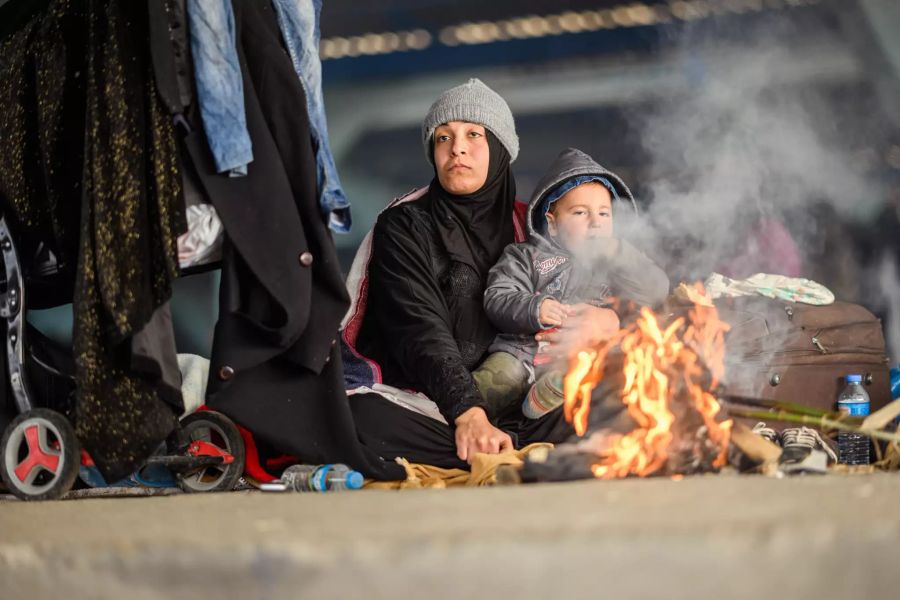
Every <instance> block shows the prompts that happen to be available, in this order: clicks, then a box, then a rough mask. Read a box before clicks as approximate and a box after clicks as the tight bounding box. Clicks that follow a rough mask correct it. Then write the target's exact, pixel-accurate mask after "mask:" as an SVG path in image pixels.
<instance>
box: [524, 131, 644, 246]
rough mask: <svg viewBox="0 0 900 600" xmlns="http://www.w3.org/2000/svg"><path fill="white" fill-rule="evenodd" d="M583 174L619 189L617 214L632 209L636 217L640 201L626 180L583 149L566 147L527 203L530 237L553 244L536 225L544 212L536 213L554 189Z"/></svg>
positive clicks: (616, 205) (615, 207)
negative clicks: (607, 182)
mask: <svg viewBox="0 0 900 600" xmlns="http://www.w3.org/2000/svg"><path fill="white" fill-rule="evenodd" d="M582 176H596V177H602V178H604V179H606V180H607V181H609V183H610V184H612V186H613V188H614V189H615V192H616V193H615V194H614V196H618V198H614V199H613V205H612V208H613V215H614V217H619V216H622V213H623V211H624V212H630V213H632V214H633V215H634V216H637V214H638V209H637V204H635V201H634V196H633V195H632V194H631V190H629V189H628V186H627V185H625V182H624V181H622V179H621V178H620V177H619V176H618V175H616V174H615V173H613V172H612V171H610V170H608V169H605V168H604V167H602V166H601V165H600V164H598V163H597V162H596V161H595V160H594V159H592V158H591V157H590V156H588V155H587V154H585V153H584V152H582V151H581V150H577V149H575V148H568V149H567V150H563V151H562V152H561V153H560V154H559V156H557V157H556V160H554V161H553V164H551V165H550V168H549V169H548V170H547V172H546V173H545V174H544V176H543V177H542V178H541V180H540V181H539V182H538V184H537V187H536V188H535V189H534V193H533V194H532V196H531V201H530V202H529V203H528V218H527V219H526V227H527V231H528V237H529V238H530V239H531V240H532V241H534V242H536V243H540V242H544V243H550V244H552V243H553V242H552V241H551V240H550V238H548V237H545V236H544V234H542V233H539V232H538V231H537V229H536V227H535V225H536V224H537V223H539V222H541V221H542V220H543V219H544V216H543V215H539V214H537V213H539V212H540V211H541V207H542V205H543V202H544V199H545V198H546V197H547V196H548V195H549V194H550V193H551V192H553V190H555V189H556V188H557V187H559V186H560V185H562V184H563V183H565V182H566V181H569V180H571V179H574V178H576V177H582Z"/></svg>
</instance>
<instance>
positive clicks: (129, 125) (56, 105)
mask: <svg viewBox="0 0 900 600" xmlns="http://www.w3.org/2000/svg"><path fill="white" fill-rule="evenodd" d="M147 20H148V18H147V11H146V6H145V5H142V4H139V3H133V2H125V1H124V0H55V1H52V2H50V3H49V5H48V8H47V10H46V11H45V12H43V13H41V14H39V15H37V16H35V17H34V18H33V19H32V20H31V21H30V22H29V23H28V24H27V25H26V26H24V27H23V28H22V29H21V30H19V31H18V32H17V33H15V34H14V35H12V36H11V37H9V38H8V39H6V40H5V41H4V42H3V46H2V48H0V72H2V73H3V79H2V84H0V85H2V93H0V114H2V116H0V132H2V135H0V137H2V138H3V139H4V140H6V141H8V143H9V144H10V148H11V149H12V151H11V152H9V153H4V154H5V157H4V158H3V159H0V200H2V202H3V210H4V211H8V214H10V216H11V217H12V218H13V220H14V222H15V225H16V231H17V237H18V238H19V239H18V241H19V243H20V247H27V246H28V244H29V243H30V242H31V241H33V240H35V239H41V240H43V239H48V240H50V241H49V243H50V244H52V246H53V249H54V250H55V252H56V253H57V256H58V257H59V258H60V262H61V264H62V265H63V267H64V268H67V269H68V270H69V271H70V272H71V273H73V274H74V283H73V284H72V285H73V288H74V289H73V290H72V294H71V296H67V295H66V294H65V293H64V292H63V293H61V295H60V296H58V297H57V298H56V301H57V302H56V303H57V304H64V303H65V302H67V301H68V300H69V298H70V297H71V299H72V300H73V305H74V306H73V312H74V331H73V346H74V353H75V365H76V372H75V376H76V382H77V387H78V399H77V403H76V407H75V425H76V433H77V434H78V436H79V439H80V440H81V442H82V444H83V446H84V447H85V448H86V449H87V451H88V452H89V453H90V454H91V456H92V458H93V459H94V462H95V463H96V464H97V466H98V467H99V468H100V470H101V472H102V473H103V475H104V477H105V478H106V479H107V480H117V479H120V478H122V477H124V476H125V475H127V474H128V473H130V472H132V471H133V470H134V469H135V468H136V467H137V466H138V465H139V464H140V463H141V462H143V460H144V459H145V458H146V457H147V456H149V455H150V454H151V453H152V452H153V450H154V449H155V448H156V447H157V446H158V445H159V443H160V442H161V441H162V440H163V439H164V438H165V437H166V436H167V435H168V434H169V433H170V432H171V430H172V429H173V427H174V425H175V414H176V413H180V412H181V404H182V403H181V396H180V391H179V390H180V375H179V373H178V372H177V363H176V362H175V354H174V352H175V348H174V337H173V335H172V331H171V320H170V318H169V316H168V307H167V304H166V302H167V300H168V298H169V297H170V295H171V282H172V279H174V277H175V276H176V274H177V263H176V255H175V252H176V243H175V240H176V237H177V234H178V232H179V231H180V230H181V229H183V228H184V217H183V199H182V196H181V186H180V171H179V166H178V161H177V149H176V144H175V137H174V132H173V128H172V125H171V122H170V120H169V118H168V117H167V115H166V114H165V112H164V110H163V106H162V104H161V103H160V99H159V96H158V94H157V93H156V89H155V83H154V78H153V71H152V67H151V63H150V57H149V52H148V47H147V46H148V45H147V43H146V40H147V35H148V33H147ZM74 223H79V224H80V225H79V226H78V227H77V228H76V227H73V224H74ZM20 255H22V256H23V259H24V260H28V259H29V258H30V256H29V255H28V254H26V253H24V252H23V253H20ZM76 265H77V268H76Z"/></svg>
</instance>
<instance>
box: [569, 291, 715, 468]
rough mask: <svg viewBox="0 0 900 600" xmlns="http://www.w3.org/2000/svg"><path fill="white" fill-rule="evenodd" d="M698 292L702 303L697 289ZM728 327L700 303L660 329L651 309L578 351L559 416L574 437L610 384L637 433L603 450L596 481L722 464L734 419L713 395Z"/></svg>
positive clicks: (582, 430) (585, 425)
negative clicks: (600, 390) (595, 397)
mask: <svg viewBox="0 0 900 600" xmlns="http://www.w3.org/2000/svg"><path fill="white" fill-rule="evenodd" d="M696 292H697V293H698V295H699V296H700V297H701V298H702V297H703V293H702V288H697V290H696ZM726 331H728V325H727V324H726V323H724V322H722V321H721V320H719V318H718V314H717V312H716V309H715V307H713V306H703V305H700V304H699V303H697V304H695V306H693V307H692V308H690V309H689V310H687V314H686V315H685V316H680V317H677V318H674V320H671V322H669V323H667V324H665V325H662V324H661V323H660V321H659V320H658V319H657V316H656V315H655V314H654V313H653V311H652V310H650V309H648V308H643V309H642V310H641V311H640V315H639V316H638V318H637V319H636V320H635V321H634V322H633V323H632V324H631V325H629V326H627V327H625V328H624V329H622V330H621V331H620V332H619V333H618V334H617V335H616V336H615V337H614V338H612V339H610V340H608V341H607V342H605V343H603V344H602V345H601V346H599V347H597V348H595V349H590V350H583V351H581V352H579V353H578V354H577V356H576V357H575V358H574V359H573V361H572V364H571V366H570V369H569V372H568V374H567V375H566V376H565V378H564V394H565V415H566V418H567V419H568V420H569V421H570V422H571V423H572V424H573V425H574V428H575V431H576V433H577V434H578V435H579V436H583V435H585V433H587V432H588V427H589V425H588V416H589V413H590V400H591V395H592V392H593V391H594V388H595V387H597V386H598V385H600V384H601V382H604V383H608V382H610V381H611V382H614V384H615V385H616V388H611V389H612V390H613V391H615V390H617V389H619V386H618V382H619V381H621V382H622V383H621V386H620V394H621V399H622V402H623V403H624V404H625V406H626V407H627V410H628V413H629V415H630V416H631V418H632V419H633V420H634V421H635V423H636V427H635V428H634V429H633V430H632V431H631V432H630V433H628V434H626V435H624V436H621V437H619V438H618V439H616V441H615V442H614V443H613V445H612V447H611V448H609V449H608V450H606V451H604V452H602V453H601V454H600V455H599V457H598V462H597V463H595V464H594V465H593V467H592V472H593V474H594V476H595V477H598V478H604V479H613V478H620V477H627V476H629V475H637V476H640V477H645V476H647V475H651V474H669V475H680V474H686V473H697V472H703V471H714V470H718V469H719V468H720V467H722V466H724V465H725V464H726V461H727V451H728V443H729V438H730V433H731V425H732V421H731V420H730V419H725V420H723V419H722V415H720V411H721V405H720V403H719V401H718V400H717V399H716V397H715V395H714V390H715V389H716V388H717V386H718V383H719V381H720V380H721V378H722V376H723V374H724V356H725V341H724V336H725V332H726Z"/></svg>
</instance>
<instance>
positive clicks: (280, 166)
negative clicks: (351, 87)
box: [187, 0, 404, 479]
mask: <svg viewBox="0 0 900 600" xmlns="http://www.w3.org/2000/svg"><path fill="white" fill-rule="evenodd" d="M234 13H235V21H236V26H237V46H238V54H239V58H240V63H241V75H242V77H243V88H244V102H245V110H246V115H247V127H248V131H249V133H250V138H251V141H252V143H253V162H252V163H250V165H249V167H248V175H247V176H246V177H241V178H229V177H227V176H224V175H218V174H216V173H215V168H214V166H213V163H212V158H211V156H210V154H209V150H208V149H207V148H206V146H205V143H204V141H203V139H202V138H201V137H200V135H202V133H199V132H195V133H194V134H192V136H191V138H190V139H189V140H188V142H187V146H188V148H189V151H190V155H191V157H192V159H193V161H194V163H195V165H196V166H197V170H198V172H199V174H200V178H201V181H202V182H203V185H204V186H205V187H206V190H207V192H208V194H209V196H210V198H212V201H213V203H214V204H215V206H216V209H217V211H218V213H219V215H220V217H221V219H222V222H223V224H224V225H225V229H226V231H227V235H228V239H227V244H226V248H225V254H224V261H223V269H222V284H221V290H220V299H219V321H218V323H217V324H216V332H215V339H214V342H213V352H212V359H211V364H210V378H209V385H208V392H207V393H208V396H207V403H208V404H209V405H210V407H212V408H214V409H216V410H220V411H222V412H224V413H225V414H227V415H229V416H231V417H232V418H234V419H235V420H236V421H237V422H238V423H240V424H241V425H243V426H244V427H246V428H247V429H249V430H250V431H251V432H253V434H254V436H255V437H256V439H257V441H258V442H264V443H265V444H266V445H268V446H271V447H272V448H273V449H274V450H276V451H278V452H284V453H288V454H291V455H294V456H297V457H298V458H300V459H301V460H303V461H304V462H309V463H325V462H345V463H348V464H350V465H351V466H352V467H354V468H357V469H359V470H361V471H362V472H363V473H365V474H366V475H369V476H371V477H375V478H387V479H391V478H394V479H396V478H403V477H404V473H403V471H402V469H401V468H399V466H398V465H395V464H389V463H384V462H383V461H381V459H380V458H379V457H378V456H376V455H375V454H374V452H371V451H369V450H367V449H364V448H363V447H362V446H360V444H359V442H358V439H357V433H356V428H355V425H354V423H353V418H352V415H351V414H350V410H349V406H348V403H347V397H346V394H345V392H344V386H343V371H342V368H341V365H340V358H339V357H340V354H339V351H338V348H337V347H336V341H335V340H336V338H337V335H338V328H339V326H340V321H341V318H342V317H343V315H344V313H345V312H346V310H347V308H348V306H349V298H348V295H347V291H346V287H345V285H344V282H343V277H342V274H341V271H340V265H339V263H338V258H337V252H336V250H335V247H334V243H333V240H332V238H331V233H330V231H329V230H328V228H327V225H326V223H325V221H324V217H323V216H322V213H321V212H320V210H319V203H318V195H317V187H316V168H315V155H314V153H313V145H312V138H311V133H310V126H309V120H308V116H307V114H306V111H305V110H303V107H305V106H306V98H305V95H304V91H303V87H302V84H301V83H300V80H299V78H298V77H297V75H296V73H295V72H294V70H293V66H292V64H291V61H290V58H289V56H288V55H287V53H286V51H285V50H284V48H283V46H282V42H281V34H280V32H279V29H278V26H277V22H276V20H275V16H274V13H273V9H272V6H271V3H270V2H268V1H267V0H248V1H244V2H234Z"/></svg>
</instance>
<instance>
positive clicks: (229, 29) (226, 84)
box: [187, 0, 253, 177]
mask: <svg viewBox="0 0 900 600" xmlns="http://www.w3.org/2000/svg"><path fill="white" fill-rule="evenodd" d="M187 16H188V24H189V25H190V38H191V53H192V55H193V60H194V79H195V81H196V82H197V100H198V102H199V105H200V115H201V117H202V119H203V130H204V131H205V132H206V141H207V143H208V144H209V149H210V151H211V152H212V155H213V158H214V159H215V161H216V170H217V171H218V172H219V173H227V174H228V175H230V176H232V177H240V176H243V175H246V174H247V165H248V164H250V162H251V161H253V145H252V144H251V142H250V134H249V133H247V118H246V115H245V112H244V93H243V82H242V81H241V69H240V66H239V65H238V58H237V49H236V48H235V32H234V13H233V12H232V10H231V0H187Z"/></svg>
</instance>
